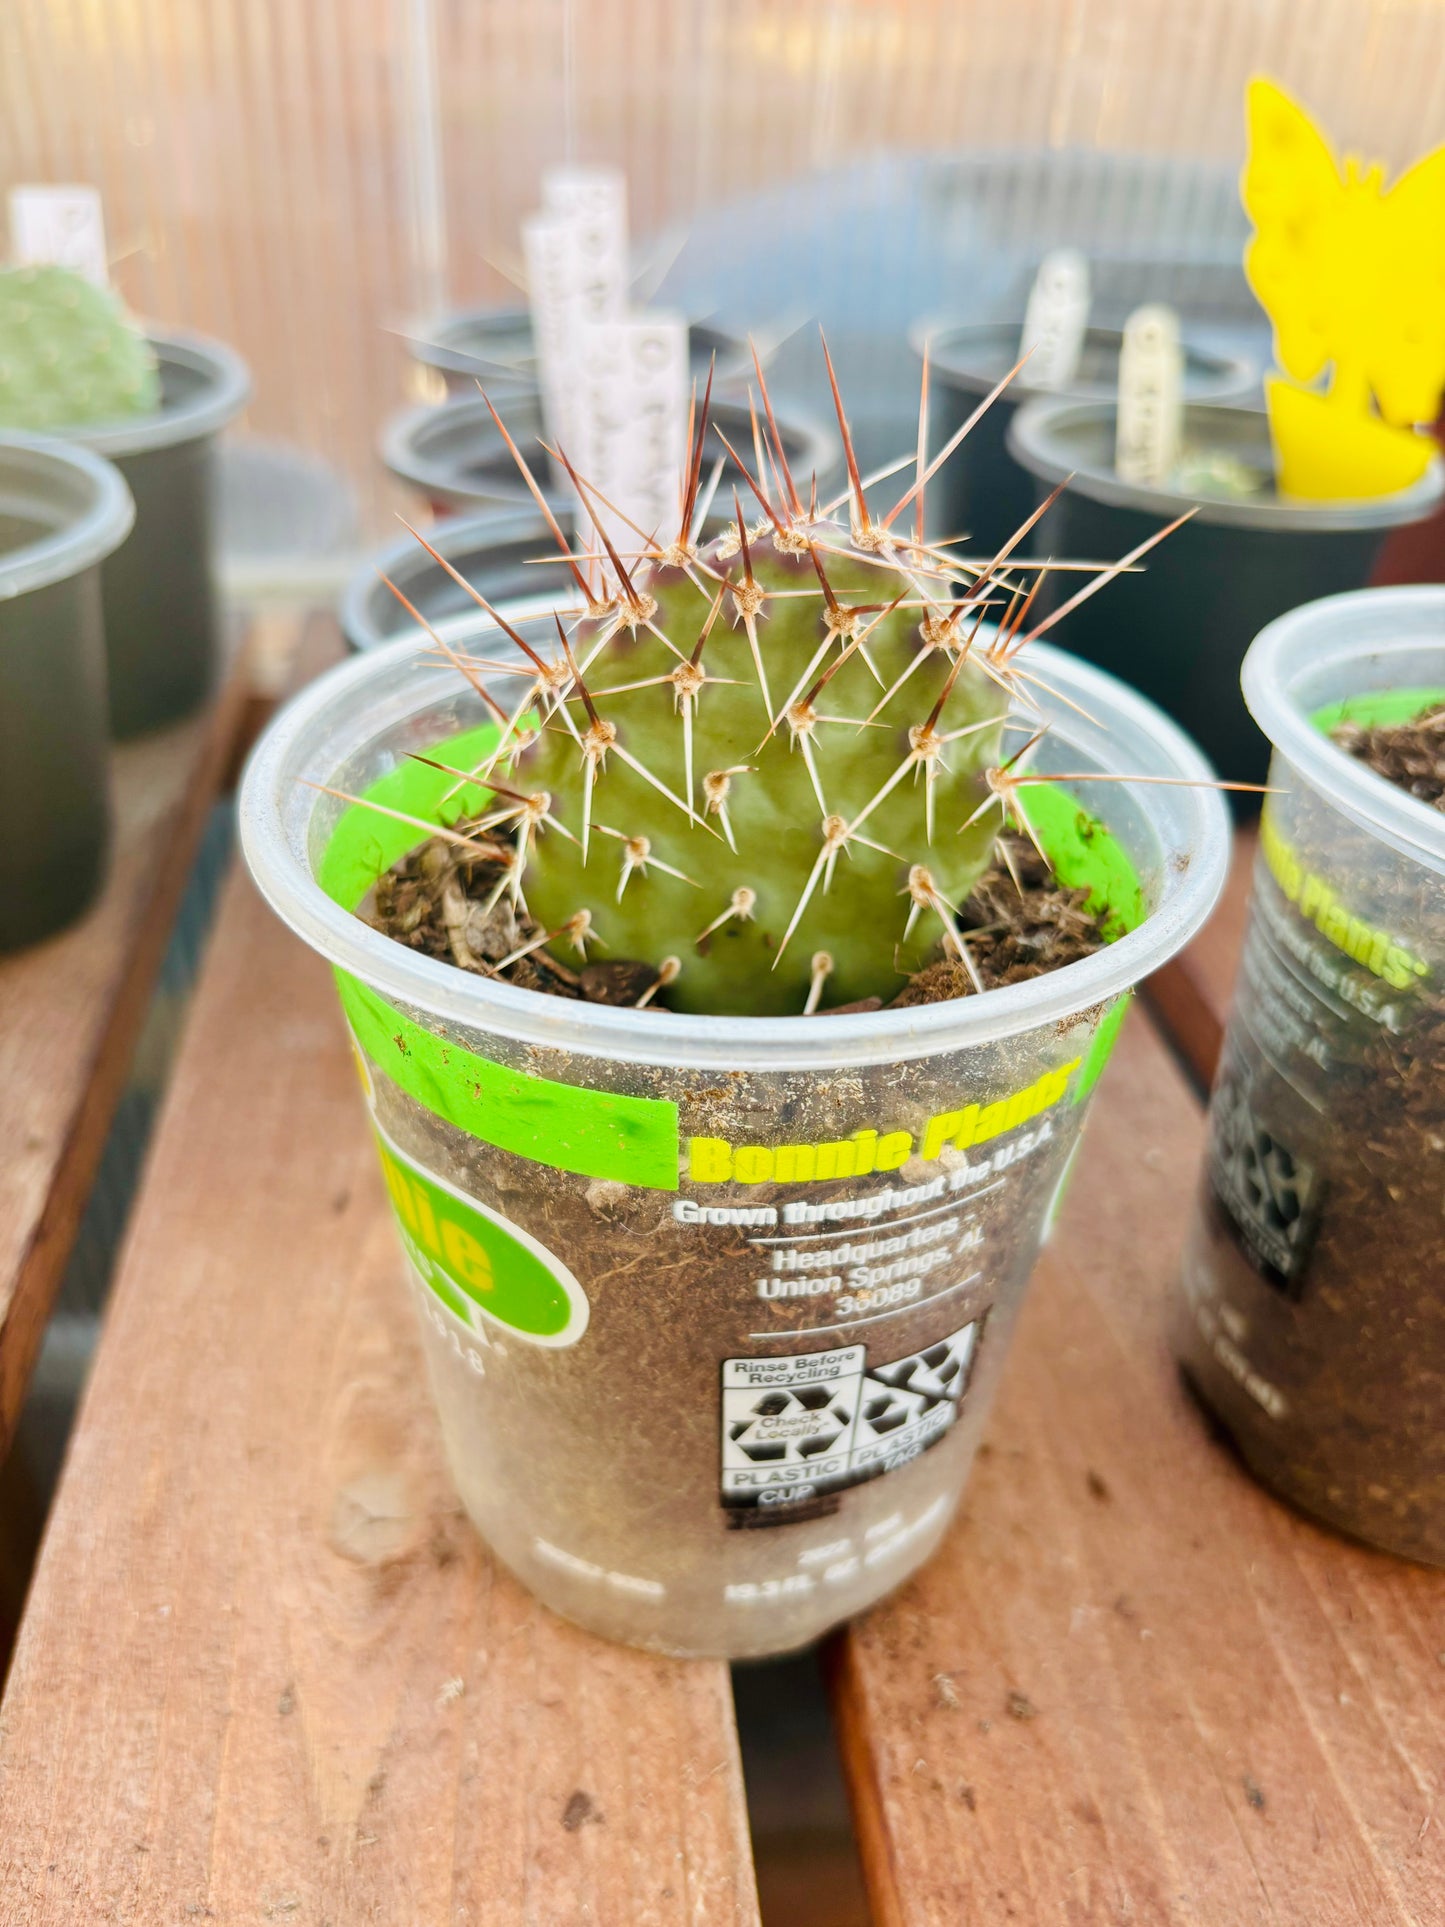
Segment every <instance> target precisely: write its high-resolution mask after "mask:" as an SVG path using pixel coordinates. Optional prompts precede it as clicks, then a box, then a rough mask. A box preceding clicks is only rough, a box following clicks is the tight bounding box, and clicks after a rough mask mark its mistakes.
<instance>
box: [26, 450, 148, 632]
mask: <svg viewBox="0 0 1445 1927" xmlns="http://www.w3.org/2000/svg"><path fill="white" fill-rule="evenodd" d="M7 449H17V450H20V451H22V452H23V453H25V454H27V455H31V456H38V457H39V458H41V459H42V460H43V461H48V462H50V463H53V464H54V465H55V466H56V467H58V468H64V469H66V470H68V471H69V472H70V473H71V474H72V475H75V474H80V475H83V476H84V478H85V480H86V481H87V482H88V483H89V484H90V490H91V499H90V502H89V504H88V505H87V506H86V507H85V508H84V509H83V510H82V511H81V512H80V514H79V515H77V516H76V517H75V519H74V520H73V521H71V522H69V523H68V524H67V525H66V526H65V527H64V528H61V529H56V530H55V531H54V532H53V533H51V534H48V535H44V536H41V537H40V538H39V539H38V540H37V541H34V542H27V543H25V544H24V545H23V546H22V547H21V548H18V549H12V550H10V551H9V553H8V554H5V555H0V598H3V599H4V600H9V599H10V598H12V597H14V596H20V595H30V594H32V593H33V592H34V591H35V590H36V589H48V588H51V587H52V586H53V585H54V584H55V583H57V582H66V581H69V580H70V579H71V578H72V577H74V576H78V575H83V574H84V573H85V571H86V570H87V569H91V568H94V567H95V565H96V564H97V563H99V562H103V561H104V560H105V558H106V557H107V556H108V555H111V554H113V553H114V551H115V550H116V549H118V548H119V547H120V545H121V543H122V542H123V541H124V540H125V538H126V537H127V536H128V535H129V534H130V532H131V529H132V528H133V527H134V526H135V501H134V498H133V497H132V495H131V492H130V489H129V487H128V486H127V485H126V480H125V477H124V476H123V475H122V474H121V472H120V470H119V469H118V468H116V467H115V466H114V464H113V463H111V462H108V461H107V460H106V459H105V457H104V456H103V455H97V454H96V453H95V452H94V451H93V450H92V449H89V448H85V447H81V446H78V445H77V444H75V443H74V442H69V441H65V440H63V439H62V438H61V437H60V436H56V435H30V434H25V433H22V432H20V431H19V430H11V429H6V430H4V431H3V432H0V461H3V459H4V454H5V451H6V450H7Z"/></svg>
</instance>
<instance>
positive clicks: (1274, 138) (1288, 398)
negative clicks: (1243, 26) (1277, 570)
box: [1240, 79, 1445, 501]
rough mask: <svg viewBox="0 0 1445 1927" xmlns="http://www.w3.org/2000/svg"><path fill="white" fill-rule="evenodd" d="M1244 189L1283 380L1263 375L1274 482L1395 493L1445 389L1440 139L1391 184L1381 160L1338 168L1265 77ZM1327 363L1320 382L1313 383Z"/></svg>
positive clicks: (1255, 278) (1249, 104)
mask: <svg viewBox="0 0 1445 1927" xmlns="http://www.w3.org/2000/svg"><path fill="white" fill-rule="evenodd" d="M1246 113H1247V119H1248V125H1249V151H1248V158H1247V159H1246V162H1245V167H1244V173H1243V175H1242V177H1241V180H1240V192H1241V195H1242V198H1243V201H1244V209H1245V212H1246V213H1247V214H1248V216H1249V218H1250V220H1251V221H1252V222H1253V223H1254V230H1255V232H1254V238H1253V240H1252V241H1251V242H1250V243H1249V245H1248V247H1247V248H1246V249H1245V253H1244V271H1245V274H1246V275H1247V276H1248V278H1249V285H1250V287H1251V288H1253V290H1254V292H1255V294H1256V295H1257V296H1258V298H1259V301H1260V304H1261V306H1262V307H1263V308H1264V310H1265V312H1266V313H1267V314H1268V315H1269V318H1270V320H1271V321H1272V322H1273V323H1274V343H1275V354H1276V356H1277V357H1278V360H1279V363H1280V365H1281V367H1282V368H1283V369H1284V370H1285V373H1286V374H1288V375H1291V376H1293V378H1294V379H1293V380H1292V381H1286V380H1284V379H1283V378H1282V377H1281V376H1278V375H1271V376H1270V377H1268V378H1267V380H1266V382H1265V396H1266V400H1267V403H1268V407H1269V425H1270V433H1271V435H1272V437H1273V440H1274V446H1275V460H1276V468H1277V480H1278V484H1279V489H1280V492H1281V494H1285V495H1295V496H1302V497H1307V498H1309V499H1311V500H1315V501H1324V500H1338V499H1354V500H1358V499H1360V498H1362V497H1365V496H1372V495H1389V494H1393V493H1394V492H1395V491H1396V490H1397V489H1402V488H1408V487H1409V486H1410V485H1411V483H1413V482H1418V481H1419V480H1420V479H1421V477H1422V476H1423V475H1424V474H1425V472H1426V470H1427V469H1428V468H1429V466H1430V461H1431V458H1432V456H1433V455H1434V453H1435V444H1434V442H1433V441H1432V440H1431V439H1430V437H1429V435H1428V434H1424V433H1421V432H1419V424H1422V423H1423V424H1426V425H1428V424H1430V423H1432V422H1433V421H1434V420H1435V418H1436V415H1437V414H1438V413H1439V409H1440V402H1441V396H1442V391H1445V147H1439V148H1436V149H1435V150H1434V152H1433V153H1430V154H1427V155H1426V156H1425V157H1424V159H1423V160H1419V161H1417V162H1416V163H1415V165H1414V166H1413V167H1411V168H1409V169H1408V170H1407V172H1405V173H1404V174H1402V175H1401V176H1400V178H1399V179H1398V180H1397V181H1396V182H1395V184H1394V186H1393V187H1390V188H1387V187H1386V186H1385V173H1384V168H1383V166H1382V165H1381V164H1380V163H1378V162H1372V163H1370V164H1369V165H1366V164H1364V163H1363V162H1361V161H1360V160H1359V159H1357V158H1356V157H1354V156H1353V155H1347V156H1346V157H1345V162H1344V166H1343V167H1341V166H1340V164H1339V163H1338V162H1337V161H1336V159H1335V157H1334V155H1333V153H1332V152H1331V151H1330V147H1329V144H1328V142H1327V141H1326V140H1325V138H1324V136H1323V135H1322V134H1321V133H1320V131H1319V129H1318V128H1317V127H1316V126H1315V124H1314V122H1313V121H1312V120H1311V119H1310V117H1309V115H1308V114H1307V113H1306V112H1305V110H1304V109H1303V108H1302V107H1301V106H1300V105H1299V103H1298V102H1297V101H1294V100H1292V99H1291V98H1290V96H1289V95H1288V94H1287V93H1285V91H1284V89H1283V88H1282V87H1278V86H1276V85H1275V83H1274V82H1273V81H1272V80H1265V79H1255V80H1252V81H1251V82H1250V83H1249V88H1248V92H1247V95H1246ZM1326 368H1329V369H1330V370H1331V373H1330V379H1329V384H1328V386H1327V388H1326V389H1325V390H1324V391H1323V392H1321V391H1320V389H1319V388H1318V387H1305V386H1301V385H1300V384H1303V383H1314V382H1317V381H1318V378H1319V377H1320V376H1321V375H1322V374H1323V373H1324V372H1325V370H1326Z"/></svg>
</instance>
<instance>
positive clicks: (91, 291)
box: [0, 267, 161, 433]
mask: <svg viewBox="0 0 1445 1927" xmlns="http://www.w3.org/2000/svg"><path fill="white" fill-rule="evenodd" d="M160 404H161V389H160V375H159V372H158V369H157V366H156V357H155V351H154V349H153V348H152V347H151V344H150V343H149V342H148V341H147V340H146V338H145V336H144V334H142V333H141V331H140V330H139V329H138V328H137V327H136V326H135V324H134V322H132V321H131V319H130V318H129V316H128V315H127V314H126V312H125V309H124V308H123V307H122V306H121V303H120V302H119V300H117V298H116V296H115V295H113V294H112V293H111V292H110V291H109V290H108V289H106V288H98V287H96V286H95V285H94V284H93V283H92V282H90V281H87V280H86V279H85V277H84V276H83V275H79V274H76V273H75V272H74V271H73V270H72V269H70V268H60V267H28V268H4V269H0V428H20V429H28V430H31V431H34V432H39V433H44V432H45V431H46V430H49V429H56V428H80V427H84V426H86V425H87V424H89V423H94V422H109V421H124V420H127V419H129V418H131V417H133V416H136V415H147V414H151V413H153V412H154V411H155V410H156V409H157V408H159V407H160Z"/></svg>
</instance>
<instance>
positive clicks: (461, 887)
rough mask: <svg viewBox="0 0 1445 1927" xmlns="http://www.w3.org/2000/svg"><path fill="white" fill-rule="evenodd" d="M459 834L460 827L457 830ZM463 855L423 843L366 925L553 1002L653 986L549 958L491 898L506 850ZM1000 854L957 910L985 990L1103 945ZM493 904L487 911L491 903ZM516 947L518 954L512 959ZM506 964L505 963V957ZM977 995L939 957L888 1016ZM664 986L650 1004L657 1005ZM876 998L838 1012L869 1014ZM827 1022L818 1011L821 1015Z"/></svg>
mask: <svg viewBox="0 0 1445 1927" xmlns="http://www.w3.org/2000/svg"><path fill="white" fill-rule="evenodd" d="M457 827H458V829H460V830H462V831H465V830H466V828H467V825H466V824H465V823H462V824H459V825H458V826H457ZM491 847H493V848H495V849H496V855H495V856H493V855H491V854H490V848H489V850H488V851H487V852H486V853H479V854H477V855H475V856H474V855H472V854H471V853H469V852H468V851H467V850H464V849H462V848H460V847H458V846H457V845H456V844H454V843H449V842H446V841H444V840H443V839H442V838H441V837H433V838H432V839H431V840H430V841H429V842H426V843H423V844H422V845H421V846H420V848H419V849H416V850H413V851H412V852H411V853H410V854H409V855H407V856H404V857H402V858H401V859H400V860H399V861H398V862H397V863H396V864H395V865H394V866H393V867H392V868H391V869H390V870H389V871H388V872H387V873H386V875H385V876H383V877H381V878H380V879H379V880H378V882H377V886H376V892H375V898H374V905H373V907H372V909H371V914H370V921H371V923H372V924H373V926H374V927H375V928H376V929H378V930H380V931H381V932H382V934H383V935H385V936H388V937H391V938H393V939H394V940H395V941H396V942H398V943H403V944H405V945H406V946H407V947H408V949H411V950H419V951H421V952H422V954H423V955H424V956H428V957H436V958H439V959H440V960H441V961H442V962H447V963H453V964H456V965H457V966H458V968H459V969H462V970H470V971H473V972H475V973H477V974H478V975H481V976H499V977H502V978H504V979H505V981H506V982H508V983H513V984H519V985H521V986H522V988H523V989H526V990H540V991H542V992H544V993H545V994H546V995H548V996H551V997H571V998H582V999H584V1000H585V1001H587V1002H589V1003H598V1004H636V1003H637V1001H638V999H639V998H641V997H642V996H644V995H646V993H647V992H648V991H649V990H651V989H652V988H653V986H654V984H655V983H656V979H657V972H656V971H655V970H654V969H653V968H652V967H651V966H650V965H648V964H645V963H637V962H633V961H630V960H628V959H617V960H609V961H598V960H590V961H589V960H587V959H584V958H582V957H580V956H576V955H575V954H573V953H572V952H571V951H570V950H569V949H568V947H567V944H568V940H567V939H566V938H565V937H563V938H557V939H556V940H555V941H556V946H557V951H560V952H563V953H564V954H563V955H558V954H556V952H554V950H553V949H552V948H550V947H549V945H548V944H547V943H545V942H542V943H539V942H538V941H537V940H538V939H539V938H541V937H542V936H543V932H542V931H541V930H540V929H539V928H538V926H537V925H536V924H535V923H534V922H533V920H532V919H531V918H530V917H529V916H528V914H527V912H526V910H525V909H523V908H521V907H520V906H515V907H514V906H513V904H512V902H511V899H510V897H509V896H508V895H507V893H506V891H505V890H503V891H502V892H501V894H500V895H497V890H498V884H499V882H500V880H501V877H502V865H503V862H504V860H505V854H506V853H505V852H504V851H503V850H502V848H501V847H500V846H491ZM1000 850H1001V854H1000V857H999V860H998V861H997V862H995V864H994V865H993V867H992V868H991V869H989V870H988V871H986V872H985V874H984V875H983V877H981V878H980V880H979V883H978V887H977V888H976V889H975V890H974V892H973V894H972V896H970V897H969V899H968V901H967V902H966V903H964V904H962V905H961V906H960V908H959V916H958V927H959V930H960V932H961V933H962V935H963V937H964V940H965V942H966V944H967V947H968V952H969V956H970V958H971V960H972V962H973V966H974V970H975V971H976V972H977V978H978V982H979V983H982V985H983V987H984V989H985V990H994V989H998V988H1000V987H1001V986H1003V985H1005V984H1017V983H1023V982H1025V981H1026V980H1027V979H1028V978H1030V977H1038V976H1041V975H1042V974H1043V973H1044V972H1045V971H1047V970H1059V969H1062V968H1063V966H1064V965H1065V964H1071V963H1075V962H1077V961H1078V960H1079V959H1080V958H1081V957H1088V956H1091V955H1092V954H1093V952H1094V951H1096V950H1098V949H1100V948H1101V947H1102V945H1103V944H1104V943H1105V942H1106V941H1107V939H1106V937H1105V936H1104V933H1103V931H1102V930H1101V929H1100V927H1099V923H1098V920H1097V918H1095V917H1094V916H1092V915H1091V914H1090V912H1089V910H1088V908H1087V904H1088V897H1089V893H1088V891H1087V890H1082V889H1069V888H1067V887H1066V886H1065V885H1063V884H1061V883H1060V882H1059V881H1058V879H1057V878H1056V877H1055V876H1054V875H1053V873H1052V871H1051V870H1050V869H1049V867H1048V865H1047V864H1046V863H1045V862H1044V860H1043V858H1042V857H1041V856H1040V855H1039V853H1038V851H1037V850H1035V849H1034V847H1033V845H1032V844H1031V843H1030V842H1029V841H1028V840H1027V839H1026V838H1024V837H1017V836H1010V837H1007V838H1004V839H1002V840H1001V845H1000ZM493 896H496V897H497V900H496V902H495V903H492V902H490V899H491V898H492V897H493ZM523 951H525V952H526V954H525V955H519V954H518V953H519V952H523ZM509 960H510V961H509ZM976 994H977V985H976V984H975V981H974V978H973V976H972V975H971V974H970V973H969V971H968V969H967V967H966V966H965V965H964V964H963V963H962V962H960V961H959V959H958V958H957V956H955V955H954V954H952V953H951V952H950V953H949V954H947V955H944V954H943V952H942V950H941V949H940V954H939V958H938V960H937V961H936V962H933V963H930V964H928V965H927V966H926V967H925V968H924V969H923V970H920V971H918V972H917V974H916V975H914V976H913V977H911V978H910V979H909V981H908V982H907V983H906V984H905V985H904V987H903V989H902V990H901V991H900V992H899V993H898V995H897V996H896V997H894V998H893V999H892V1002H891V1004H890V1006H889V1008H890V1009H894V1010H900V1009H904V1008H906V1007H907V1006H909V1005H912V1004H932V1003H942V1002H944V1001H946V1000H947V999H949V998H952V997H968V996H974V995H976ZM666 996H667V993H666V991H665V990H663V991H661V992H659V993H658V995H657V997H656V998H655V1000H653V1002H652V1003H651V1005H650V1007H651V1008H654V1009H657V1008H665V1007H666ZM878 1007H879V1004H878V1001H877V1000H875V999H871V998H870V999H866V1000H864V1002H863V1003H861V1004H850V1005H846V1006H840V1007H839V1009H840V1011H842V1010H858V1009H877V1008H878ZM821 1014H823V1015H825V1016H826V1015H829V1014H830V1013H828V1012H826V1011H825V1012H823V1013H821Z"/></svg>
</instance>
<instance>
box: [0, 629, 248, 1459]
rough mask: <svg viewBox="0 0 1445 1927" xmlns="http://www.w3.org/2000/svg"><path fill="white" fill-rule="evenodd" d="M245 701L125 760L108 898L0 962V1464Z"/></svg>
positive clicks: (234, 697)
mask: <svg viewBox="0 0 1445 1927" xmlns="http://www.w3.org/2000/svg"><path fill="white" fill-rule="evenodd" d="M245 696H246V688H245V681H244V669H243V667H242V666H239V665H238V666H237V668H236V669H235V670H234V672H233V674H232V675H231V677H230V678H229V679H228V681H227V683H226V685H225V687H224V689H223V691H222V694H221V696H220V697H219V699H218V701H217V703H216V705H215V707H214V708H213V709H212V710H211V711H209V712H208V713H207V714H206V715H204V716H200V717H197V718H195V719H193V720H191V721H189V722H185V723H181V724H178V725H177V726H175V727H174V728H171V729H167V730H162V731H160V732H158V733H157V734H155V735H152V736H148V737H145V738H143V739H141V740H140V741H138V742H134V743H126V744H122V745H120V746H119V747H118V748H117V749H116V751H115V757H114V785H115V790H114V798H115V845H114V850H113V854H112V858H111V865H110V871H109V875H108V877H107V880H106V884H105V888H104V890H103V892H102V895H101V897H100V899H99V900H98V901H97V903H96V904H95V906H94V907H93V909H91V910H90V911H89V912H88V913H87V915H86V916H85V917H84V918H83V919H82V920H81V921H80V922H79V923H78V924H76V925H75V926H73V928H71V929H70V930H67V931H65V932H63V933H62V934H61V935H59V936H56V937H52V938H51V939H50V940H49V941H48V942H46V943H42V944H39V945H36V946H35V947H34V948H32V949H29V950H25V951H20V952H18V953H16V954H15V955H13V956H7V957H0V1458H3V1457H4V1455H5V1452H6V1450H7V1448H8V1446H9V1443H10V1439H11V1436H12V1435H13V1432H14V1428H15V1421H16V1419H17V1417H18V1416H19V1412H20V1407H21V1405H22V1404H23V1402H24V1398H25V1391H26V1387H27V1385H28V1383H29V1379H30V1372H31V1369H32V1367H33V1365H34V1362H35V1356H36V1353H37V1352H38V1350H39V1347H40V1340H41V1337H42V1336H43V1334H44V1330H45V1323H46V1320H47V1318H48V1317H49V1315H50V1307H51V1305H52V1303H53V1302H54V1298H55V1293H56V1290H57V1288H58V1286H59V1283H60V1278H61V1274H62V1272H63V1271H64V1269H65V1262H66V1259H67V1258H68V1257H69V1255H70V1250H71V1246H72V1244H73V1242H74V1239H75V1232H76V1228H77V1226H78V1224H79V1222H80V1217H81V1213H82V1212H83V1210H84V1208H85V1201H86V1197H87V1195H88V1193H89V1190H90V1185H91V1180H92V1179H93V1177H94V1175H95V1169H96V1165H97V1163H98V1161H99V1158H100V1152H101V1147H102V1146H103V1144H104V1142H105V1136H106V1132H107V1131H108V1130H109V1128H110V1121H111V1117H112V1115H113V1113H114V1110H115V1104H116V1100H117V1098H118V1097H119V1095H120V1092H121V1089H122V1087H123V1085H124V1082H125V1075H126V1070H127V1067H128V1065H129V1063H130V1057H131V1051H132V1047H133V1046H134V1044H135V1040H136V1036H137V1033H138V1032H139V1029H140V1025H141V1020H142V1018H143V1017H144V1015H145V1010H146V1005H147V1003H148V1001H149V998H150V993H151V989H152V987H153V985H154V982H155V976H156V972H157V970H158V969H159V967H160V962H161V958H162V957H163V956H164V954H165V949H166V944H167V942H168V941H169V938H170V934H171V925H172V923H173V922H174V920H175V914H176V910H177V908H178V907H179V904H180V900H181V895H182V892H183V890H184V889H185V883H186V878H187V876H188V875H189V873H190V868H191V863H192V860H193V858H194V856H195V853H196V847H197V844H198V843H199V841H200V836H201V832H202V830H203V829H204V828H205V824H206V818H207V815H208V813H209V811H210V808H211V805H212V803H213V802H214V801H215V798H216V794H217V791H218V788H219V786H220V783H221V779H222V777H223V775H224V773H225V771H226V769H227V767H228V765H229V763H230V760H231V753H232V743H233V739H234V737H235V734H236V731H237V728H238V726H239V723H240V719H241V716H242V713H243V710H244V707H245Z"/></svg>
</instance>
